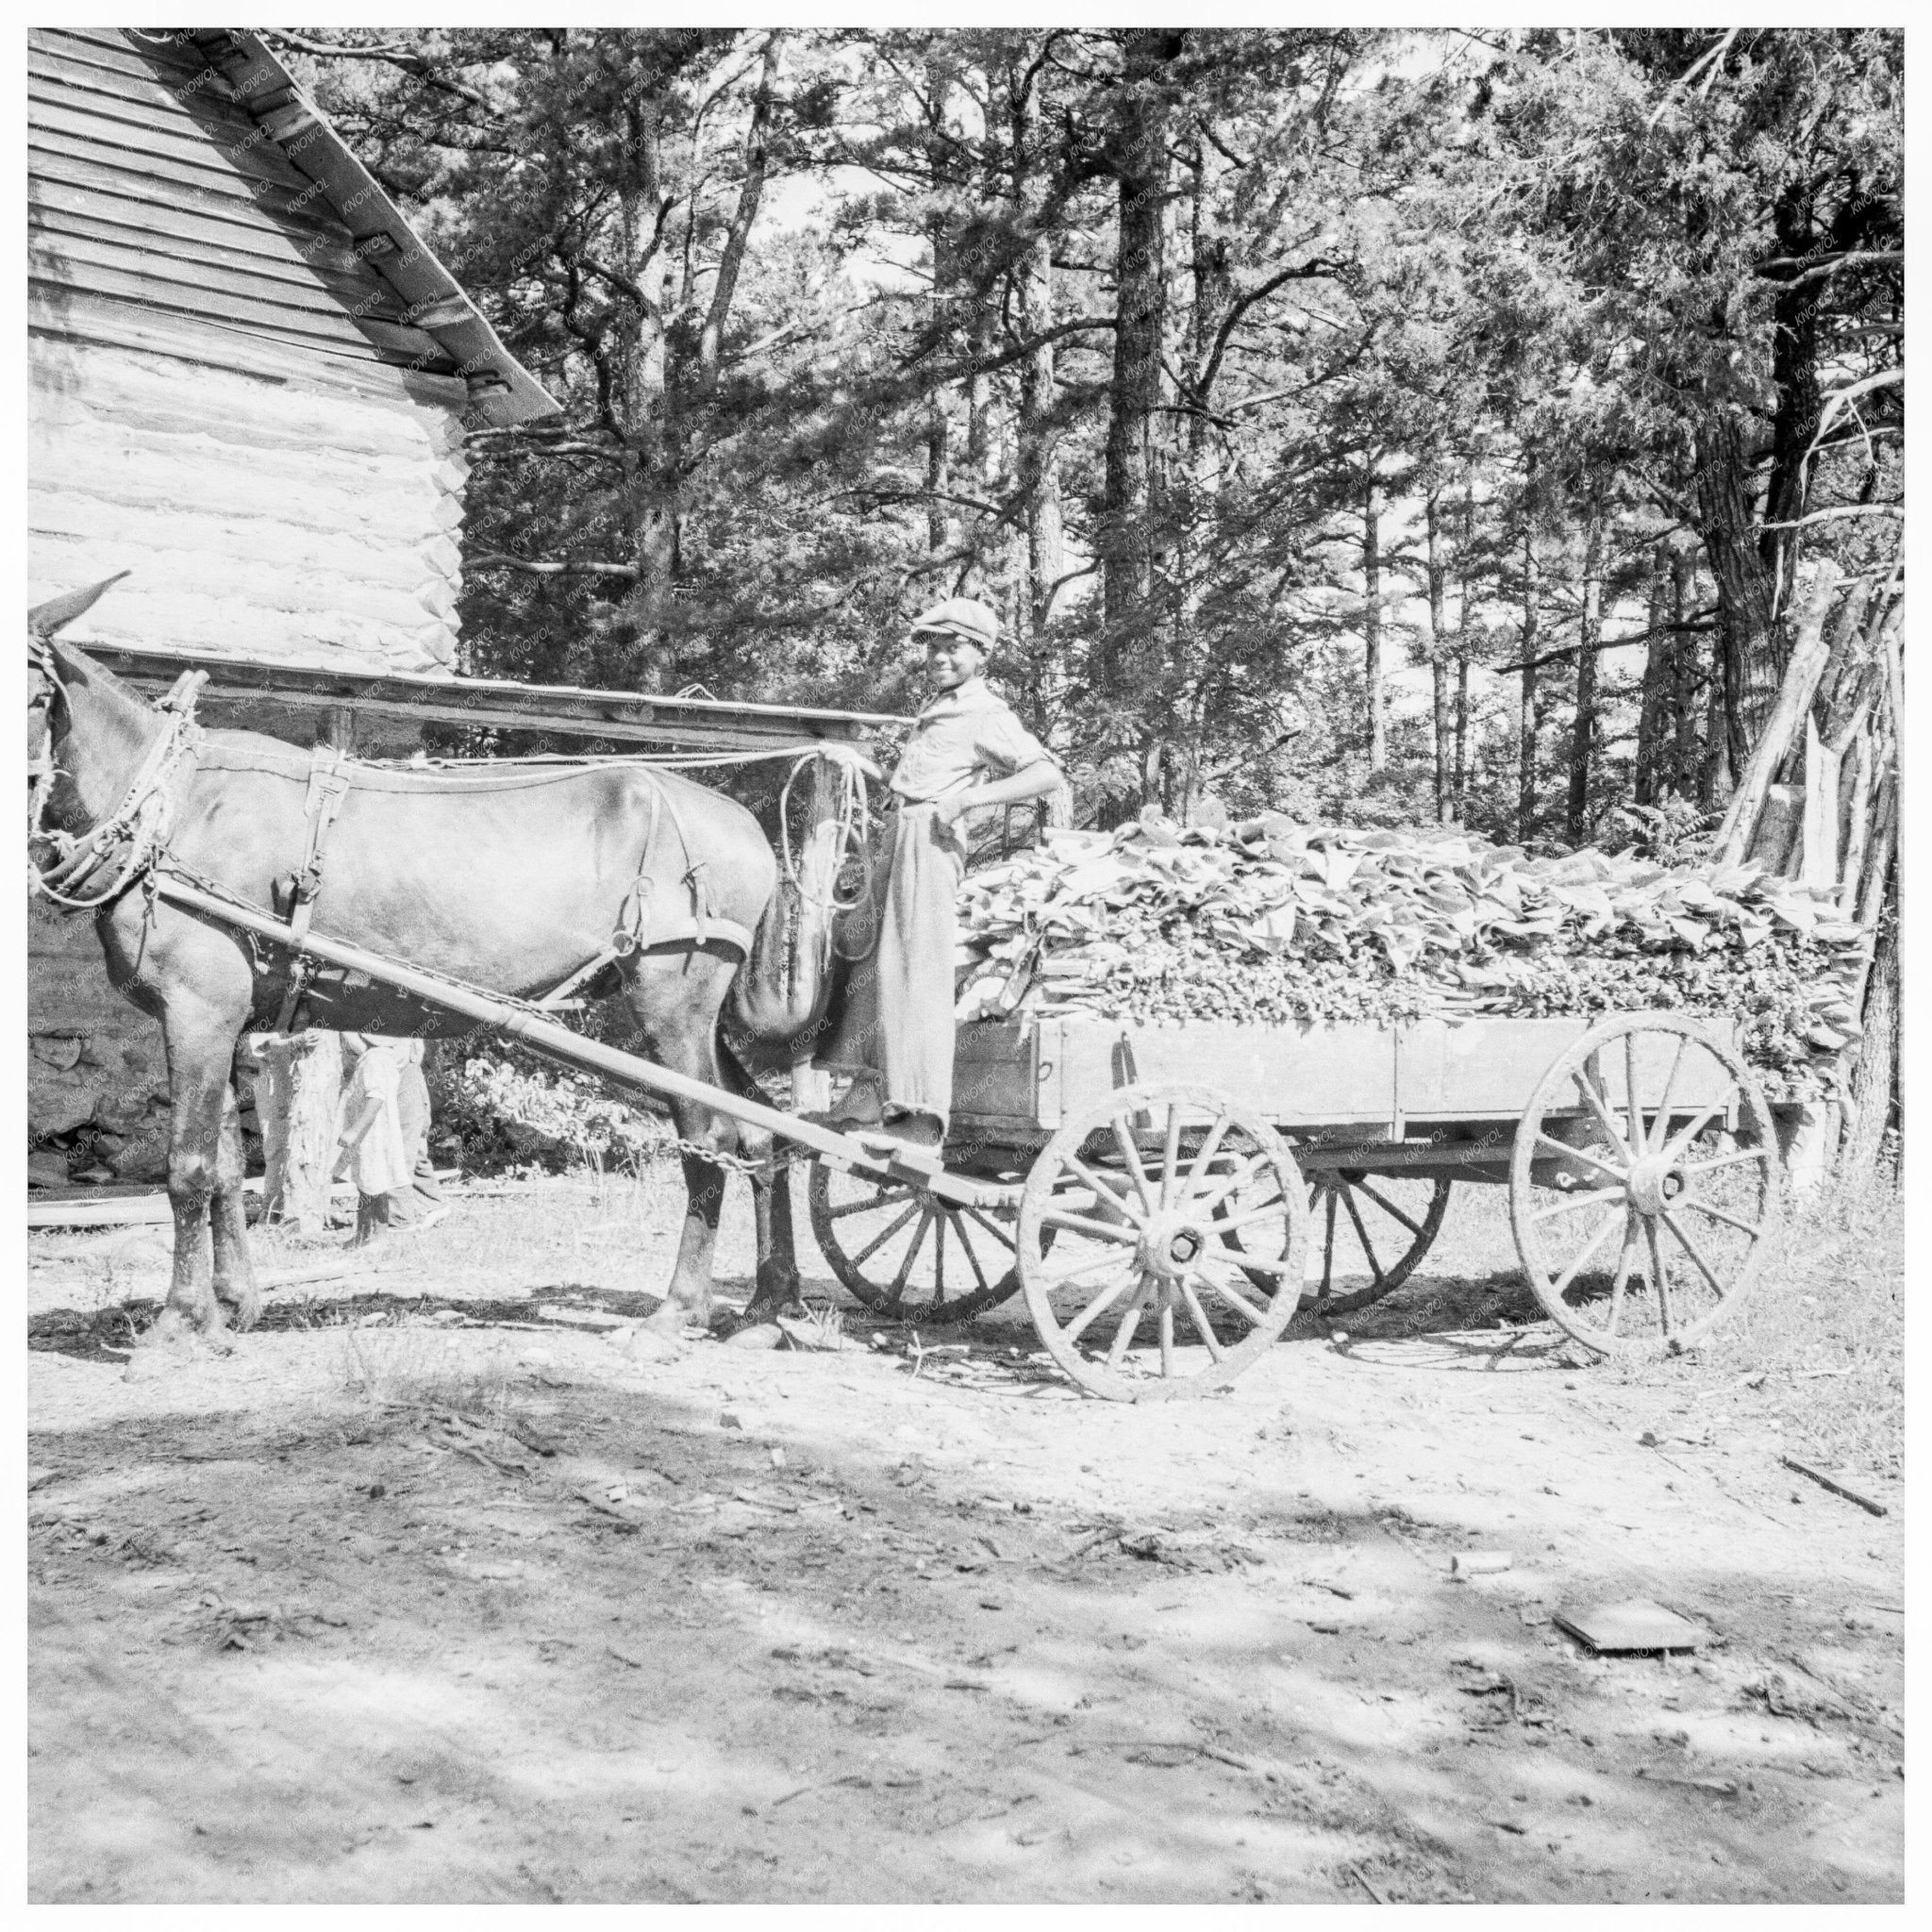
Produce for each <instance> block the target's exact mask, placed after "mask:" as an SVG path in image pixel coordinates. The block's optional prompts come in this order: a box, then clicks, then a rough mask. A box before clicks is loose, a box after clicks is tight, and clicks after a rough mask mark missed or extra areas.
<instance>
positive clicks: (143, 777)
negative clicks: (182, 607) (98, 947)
mask: <svg viewBox="0 0 1932 1932" xmlns="http://www.w3.org/2000/svg"><path fill="white" fill-rule="evenodd" d="M27 653H28V658H29V661H30V662H31V663H32V664H33V666H34V668H35V669H36V670H37V671H39V672H40V674H41V675H42V676H43V677H44V678H46V680H47V682H48V684H49V685H50V686H51V687H52V690H53V691H57V692H58V693H59V695H60V697H61V698H62V699H63V700H64V699H65V698H66V696H67V687H66V685H65V683H64V682H63V681H62V679H61V676H60V669H59V666H58V663H57V662H56V660H55V657H54V653H53V650H52V647H51V646H50V645H49V644H48V643H47V641H45V640H44V639H42V638H33V637H30V638H29V639H28V641H27ZM207 682H208V673H207V672H206V671H184V672H183V673H182V674H181V675H180V676H179V677H177V678H176V679H175V685H174V689H173V690H172V691H169V693H168V695H167V696H166V697H164V698H163V699H162V700H161V701H160V704H159V705H158V707H157V709H158V710H159V712H160V713H161V715H162V717H163V718H164V719H165V720H166V727H165V728H164V729H163V730H162V731H161V733H160V735H159V736H158V737H157V738H156V739H155V740H154V741H153V742H152V743H151V744H150V745H149V746H148V748H147V751H146V753H145V755H144V756H143V757H142V761H141V763H140V765H139V766H137V767H136V769H135V774H134V776H133V778H132V779H131V780H130V781H129V783H128V787H127V790H126V791H125V792H123V793H122V795H121V802H120V803H119V804H118V805H117V806H116V807H115V808H114V809H113V810H112V811H110V812H109V813H108V816H107V817H106V818H104V819H103V820H102V821H101V822H100V824H97V825H95V826H94V827H93V828H92V830H90V831H86V832H82V833H79V834H78V835H76V834H74V833H71V832H60V831H50V830H48V829H47V828H46V826H45V825H44V824H43V823H42V821H43V820H44V818H45V816H46V810H47V801H48V799H49V798H50V796H51V795H52V793H53V790H54V781H55V779H56V778H57V777H58V775H59V770H58V766H57V765H56V764H55V762H54V756H53V751H52V748H51V738H52V728H51V721H50V724H49V732H48V737H49V741H50V744H49V748H48V750H47V752H46V754H45V755H44V756H43V757H42V758H40V759H38V760H37V761H36V763H35V765H34V767H33V792H32V797H31V801H30V812H29V817H28V821H27V847H28V851H27V862H26V879H27V891H28V893H29V895H35V894H38V895H41V896H43V897H45V898H48V899H51V900H53V901H54V902H55V904H56V905H58V906H65V907H68V908H71V909H73V910H75V911H76V912H84V911H92V910H93V909H94V908H98V907H101V906H105V905H107V904H108V901H109V900H111V899H117V898H119V897H120V896H121V894H122V893H123V892H125V891H127V890H128V889H129V888H130V887H132V886H134V885H137V884H139V883H141V882H142V880H143V879H145V878H147V876H148V874H151V873H152V871H153V870H154V867H155V865H156V864H157V863H158V860H159V858H160V857H161V855H162V853H163V852H164V851H165V850H166V848H167V842H168V837H169V834H170V833H171V832H172V831H173V830H174V825H175V806H176V804H177V803H178V801H179V794H180V790H181V788H182V786H183V785H184V784H185V782H186V781H187V780H188V779H190V778H192V776H193V774H194V768H195V765H196V762H197V760H198V759H199V758H200V756H201V752H202V748H203V745H204V744H205V742H206V741H205V739H204V737H203V735H202V730H201V726H200V725H199V724H196V723H195V719H194V701H195V697H196V694H197V693H198V692H199V691H200V690H201V687H202V686H203V685H204V684H206V683H207ZM49 702H50V703H51V693H50V698H49ZM36 844H41V845H49V846H51V847H52V848H53V853H54V856H53V858H52V861H51V862H50V863H49V864H46V865H40V864H37V863H36V862H35V859H34V857H33V850H32V848H33V847H34V846H35V845H36ZM104 872H111V874H112V875H111V876H110V877H109V878H108V881H107V883H106V884H105V885H103V886H101V887H100V888H99V890H98V891H93V892H92V893H90V892H89V888H90V886H91V885H92V884H93V882H94V881H95V880H96V879H98V878H99V877H100V876H101V874H103V873H104Z"/></svg>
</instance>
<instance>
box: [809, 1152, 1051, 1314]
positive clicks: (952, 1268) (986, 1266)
mask: <svg viewBox="0 0 1932 1932" xmlns="http://www.w3.org/2000/svg"><path fill="white" fill-rule="evenodd" d="M806 1201H807V1204H808V1207H809V1208H810V1211H811V1231H812V1233H813V1234H815V1235H816V1236H817V1237H818V1241H819V1247H820V1249H821V1250H822V1251H823V1252H824V1257H825V1259H826V1260H827V1261H828V1262H829V1263H830V1264H831V1269H832V1273H833V1274H836V1275H837V1276H838V1277H839V1279H840V1280H841V1282H842V1283H843V1284H844V1285H845V1286H846V1287H847V1288H849V1289H850V1290H851V1291H852V1292H853V1293H854V1294H855V1295H857V1296H858V1299H859V1300H860V1301H862V1302H863V1303H864V1304H865V1306H866V1307H869V1308H873V1309H875V1310H876V1311H877V1312H878V1313H879V1314H881V1315H884V1316H886V1317H888V1318H889V1319H890V1320H892V1321H908V1322H927V1323H945V1322H964V1321H967V1320H969V1319H970V1318H971V1317H973V1316H974V1315H977V1314H980V1313H982V1312H983V1311H984V1310H986V1309H988V1308H990V1307H993V1306H994V1305H995V1304H996V1303H999V1302H1003V1301H1005V1300H1006V1299H1007V1297H1008V1295H1009V1294H1011V1293H1013V1292H1014V1291H1015V1290H1017V1289H1018V1288H1019V1286H1020V1277H1019V1274H1017V1273H1016V1272H1015V1270H1014V1266H1013V1224H1012V1222H1011V1221H1010V1220H1007V1221H1002V1220H1000V1219H999V1218H998V1217H997V1216H995V1215H993V1214H991V1213H989V1212H988V1211H987V1210H985V1209H983V1208H962V1207H958V1206H957V1205H956V1204H954V1203H953V1202H951V1201H941V1199H940V1198H939V1197H938V1196H937V1195H935V1194H928V1193H925V1192H924V1191H922V1190H920V1189H917V1188H913V1187H911V1186H908V1184H907V1183H906V1182H904V1181H898V1180H879V1179H876V1178H874V1177H873V1176H870V1175H866V1174H842V1173H841V1172H840V1171H839V1170H837V1169H836V1168H831V1167H827V1166H826V1165H825V1163H824V1161H822V1160H814V1161H813V1162H812V1164H811V1179H810V1181H809V1183H808V1186H807V1189H806Z"/></svg>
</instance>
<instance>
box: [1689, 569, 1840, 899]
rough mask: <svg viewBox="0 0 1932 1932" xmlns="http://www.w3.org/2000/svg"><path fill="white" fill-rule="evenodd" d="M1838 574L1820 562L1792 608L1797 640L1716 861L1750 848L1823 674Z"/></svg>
mask: <svg viewBox="0 0 1932 1932" xmlns="http://www.w3.org/2000/svg"><path fill="white" fill-rule="evenodd" d="M1840 575H1841V573H1840V570H1839V568H1838V566H1837V565H1836V564H1835V563H1831V562H1828V561H1826V562H1821V563H1820V564H1819V565H1818V574H1817V575H1816V577H1815V578H1814V579H1813V581H1812V584H1811V589H1810V592H1809V594H1808V595H1807V597H1806V599H1805V603H1804V606H1803V608H1801V609H1800V610H1799V611H1798V613H1797V642H1796V644H1795V645H1794V646H1793V648H1792V651H1791V661H1790V668H1789V669H1788V670H1787V671H1786V673H1785V680H1784V684H1783V686H1782V688H1781V689H1780V690H1779V691H1778V694H1777V703H1776V704H1775V705H1774V707H1773V708H1772V714H1771V717H1770V719H1769V721H1768V722H1767V723H1766V724H1765V727H1764V735H1763V736H1762V737H1761V738H1759V739H1758V741H1757V744H1756V745H1754V746H1753V747H1752V750H1751V756H1750V757H1749V758H1747V759H1746V760H1745V762H1744V769H1743V770H1742V771H1741V772H1740V774H1738V790H1737V792H1736V794H1735V796H1733V798H1732V800H1731V804H1730V809H1729V810H1727V811H1726V812H1725V813H1724V824H1722V825H1721V826H1720V827H1719V828H1718V836H1717V847H1716V850H1715V851H1714V852H1713V854H1712V855H1711V856H1712V859H1713V862H1714V863H1715V864H1717V865H1719V866H1726V865H1736V864H1737V863H1738V861H1739V860H1740V858H1743V856H1744V854H1745V852H1746V851H1747V850H1748V849H1749V847H1750V844H1751V836H1752V834H1753V833H1754V832H1755V831H1756V830H1757V814H1758V812H1759V811H1760V810H1761V809H1762V808H1763V806H1764V798H1765V793H1766V792H1767V791H1769V790H1770V788H1771V783H1772V780H1773V779H1774V778H1775V777H1776V776H1777V769H1778V767H1779V766H1780V765H1781V764H1782V763H1783V762H1784V758H1785V753H1786V751H1787V750H1789V749H1790V742H1791V740H1792V739H1793V737H1795V736H1796V734H1797V732H1798V730H1799V728H1800V726H1801V725H1802V724H1803V722H1804V720H1805V718H1806V717H1807V714H1808V713H1809V711H1810V709H1811V697H1812V693H1813V692H1814V691H1817V689H1818V680H1819V679H1820V678H1821V677H1822V676H1823V675H1824V665H1825V660H1826V659H1827V658H1829V657H1830V656H1831V645H1830V644H1829V642H1827V641H1826V639H1825V635H1824V615H1825V612H1826V611H1827V610H1828V609H1829V608H1831V598H1832V592H1833V591H1836V590H1837V588H1838V584H1839V578H1840Z"/></svg>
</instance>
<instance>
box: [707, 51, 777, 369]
mask: <svg viewBox="0 0 1932 1932" xmlns="http://www.w3.org/2000/svg"><path fill="white" fill-rule="evenodd" d="M784 45H785V35H784V32H783V31H782V30H775V31H774V32H772V33H770V34H768V35H767V36H766V38H765V57H764V60H763V63H762V64H761V65H760V67H759V69H758V92H756V93H755V94H754V95H753V96H752V104H751V121H750V124H749V125H748V126H747V127H746V129H745V134H744V178H743V180H742V181H741V183H740V185H739V190H738V204H737V206H736V208H733V210H732V214H731V222H730V225H729V227H727V229H726V230H725V234H724V249H723V251H722V252H721V253H720V255H719V257H718V275H717V279H716V281H715V282H713V284H712V285H711V300H710V304H709V306H708V308H707V309H706V311H705V325H704V329H703V331H702V333H701V334H700V335H699V337H698V378H699V381H700V382H701V383H702V385H703V387H704V389H705V391H706V393H707V394H708V393H709V392H710V391H713V390H715V389H716V388H717V386H718V370H719V365H720V361H721V358H722V357H723V355H724V325H725V324H726V322H728V321H729V319H730V316H731V303H732V299H733V297H734V296H735V295H736V294H737V292H738V275H739V271H740V270H741V268H742V267H743V265H744V251H745V248H746V246H747V245H748V243H749V242H750V240H751V229H752V224H753V223H754V222H755V221H757V220H758V204H759V203H760V202H761V201H762V200H763V199H764V192H765V174H766V170H767V167H768V166H769V163H770V154H771V126H772V95H773V93H774V91H775V89H776V87H777V84H778V59H779V55H780V53H781V51H782V50H783V48H784Z"/></svg>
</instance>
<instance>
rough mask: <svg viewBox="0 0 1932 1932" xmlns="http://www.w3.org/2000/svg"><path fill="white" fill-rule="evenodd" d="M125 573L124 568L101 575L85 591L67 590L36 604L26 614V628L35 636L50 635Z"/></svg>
mask: <svg viewBox="0 0 1932 1932" xmlns="http://www.w3.org/2000/svg"><path fill="white" fill-rule="evenodd" d="M125 575H127V572H125V570H122V571H116V572H115V573H114V575H112V576H110V577H103V578H102V579H101V580H100V582H99V583H97V584H93V585H91V586H90V587H89V588H88V589H87V590H85V591H68V592H67V594H66V595H65V596H64V597H53V598H49V599H48V601H47V602H46V603H44V604H36V605H35V606H34V608H32V609H31V610H29V611H28V612H27V614H26V627H27V629H28V630H30V631H32V632H33V634H34V635H35V637H37V638H50V637H52V636H53V635H54V633H55V632H56V631H57V630H60V629H62V628H63V627H64V626H66V625H70V624H72V623H73V622H74V620H75V618H76V617H78V616H79V615H80V614H81V612H82V611H83V610H88V609H91V608H92V606H93V603H94V600H95V599H96V598H97V597H98V596H99V595H100V594H101V592H102V591H105V590H106V589H107V588H108V585H110V584H118V583H119V582H120V581H121V579H122V578H123V577H125Z"/></svg>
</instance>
